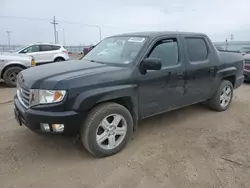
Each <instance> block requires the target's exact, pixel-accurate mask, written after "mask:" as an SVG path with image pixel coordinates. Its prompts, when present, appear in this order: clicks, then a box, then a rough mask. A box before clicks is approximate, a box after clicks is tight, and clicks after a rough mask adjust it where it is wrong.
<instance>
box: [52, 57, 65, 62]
mask: <svg viewBox="0 0 250 188" xmlns="http://www.w3.org/2000/svg"><path fill="white" fill-rule="evenodd" d="M56 59H63V60H64V61H65V58H64V57H62V56H57V57H55V58H54V62H55V61H56Z"/></svg>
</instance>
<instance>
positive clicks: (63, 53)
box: [16, 43, 70, 65]
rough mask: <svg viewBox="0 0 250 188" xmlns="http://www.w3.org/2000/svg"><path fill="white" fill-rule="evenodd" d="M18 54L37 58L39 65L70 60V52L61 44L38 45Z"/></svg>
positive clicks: (24, 49)
mask: <svg viewBox="0 0 250 188" xmlns="http://www.w3.org/2000/svg"><path fill="white" fill-rule="evenodd" d="M16 53H18V54H27V55H31V56H33V57H34V58H35V60H36V63H37V65H41V64H46V63H52V62H59V61H67V60H69V59H70V57H69V54H68V51H67V50H66V49H65V48H64V47H63V46H62V45H59V44H49V43H36V44H32V45H29V46H26V47H24V48H21V49H20V50H18V51H16Z"/></svg>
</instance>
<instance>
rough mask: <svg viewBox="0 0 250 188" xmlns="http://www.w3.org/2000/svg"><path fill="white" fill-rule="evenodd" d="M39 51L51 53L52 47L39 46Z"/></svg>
mask: <svg viewBox="0 0 250 188" xmlns="http://www.w3.org/2000/svg"><path fill="white" fill-rule="evenodd" d="M40 48H41V51H43V52H44V51H51V50H53V46H52V45H40Z"/></svg>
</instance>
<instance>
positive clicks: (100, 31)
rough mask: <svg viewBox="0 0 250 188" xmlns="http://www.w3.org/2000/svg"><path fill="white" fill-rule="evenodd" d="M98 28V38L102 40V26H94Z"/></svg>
mask: <svg viewBox="0 0 250 188" xmlns="http://www.w3.org/2000/svg"><path fill="white" fill-rule="evenodd" d="M96 27H97V28H98V29H99V40H100V41H101V40H102V28H101V27H100V26H98V25H97V26H96Z"/></svg>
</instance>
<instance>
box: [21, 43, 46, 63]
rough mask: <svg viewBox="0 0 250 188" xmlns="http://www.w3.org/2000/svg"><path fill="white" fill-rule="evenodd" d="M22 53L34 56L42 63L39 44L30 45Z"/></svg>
mask: <svg viewBox="0 0 250 188" xmlns="http://www.w3.org/2000/svg"><path fill="white" fill-rule="evenodd" d="M20 53H23V54H26V55H29V56H32V57H34V58H35V61H36V63H37V64H39V63H41V52H40V46H39V45H32V46H29V47H27V48H25V49H24V50H22V51H21V52H20Z"/></svg>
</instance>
